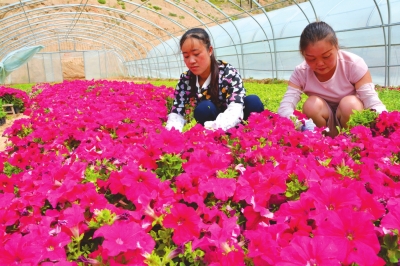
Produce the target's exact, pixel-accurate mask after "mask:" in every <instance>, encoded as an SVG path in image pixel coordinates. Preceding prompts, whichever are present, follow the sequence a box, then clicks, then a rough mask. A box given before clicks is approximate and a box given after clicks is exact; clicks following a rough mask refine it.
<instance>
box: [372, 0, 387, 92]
mask: <svg viewBox="0 0 400 266" xmlns="http://www.w3.org/2000/svg"><path fill="white" fill-rule="evenodd" d="M374 3H375V6H376V10H377V11H378V14H379V17H380V19H381V27H382V32H383V41H384V43H385V59H384V60H385V81H384V85H385V86H386V85H387V76H388V72H387V66H388V44H387V39H386V29H385V26H384V22H383V18H382V14H381V10H380V9H379V6H378V3H377V2H376V0H374Z"/></svg>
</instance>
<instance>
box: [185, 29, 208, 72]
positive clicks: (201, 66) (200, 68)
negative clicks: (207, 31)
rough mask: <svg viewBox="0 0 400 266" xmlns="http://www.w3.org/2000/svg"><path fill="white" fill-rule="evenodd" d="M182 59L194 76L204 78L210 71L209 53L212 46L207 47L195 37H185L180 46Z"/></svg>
mask: <svg viewBox="0 0 400 266" xmlns="http://www.w3.org/2000/svg"><path fill="white" fill-rule="evenodd" d="M181 51H182V55H183V60H184V62H185V64H186V66H187V67H188V68H189V70H190V71H191V72H192V73H193V74H195V75H196V76H200V77H202V78H204V79H206V78H207V77H208V75H209V74H210V72H211V57H210V56H211V54H212V51H213V48H212V47H211V46H210V48H209V49H207V47H206V46H205V45H204V43H203V42H202V41H201V40H199V39H196V38H190V37H189V38H187V39H186V41H185V42H184V43H183V45H182V47H181Z"/></svg>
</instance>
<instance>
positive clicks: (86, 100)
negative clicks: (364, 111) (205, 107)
mask: <svg viewBox="0 0 400 266" xmlns="http://www.w3.org/2000/svg"><path fill="white" fill-rule="evenodd" d="M36 89H40V90H42V92H41V93H40V94H37V96H35V97H34V98H32V99H31V108H30V109H28V110H27V111H26V114H29V115H30V118H27V119H20V120H17V121H16V122H15V123H14V125H13V126H12V127H11V128H9V129H8V130H7V131H6V132H5V135H6V136H7V137H8V139H9V140H10V141H11V142H12V145H10V146H9V147H8V148H7V149H6V150H5V151H4V152H2V153H0V172H1V173H0V192H1V193H0V231H1V232H0V254H1V256H0V265H17V264H22V265H39V264H40V265H52V264H54V263H57V265H78V263H81V265H82V264H84V265H123V264H126V265H146V264H150V265H155V264H151V263H150V262H151V259H152V258H153V257H152V254H154V253H155V252H156V250H158V251H159V250H160V249H162V246H164V247H169V248H171V249H173V251H174V252H170V253H168V252H167V251H165V254H168V256H165V258H166V259H169V260H171V261H172V260H174V259H176V260H177V259H178V258H179V256H178V254H179V253H180V254H181V255H182V253H183V251H182V246H184V245H185V244H187V243H191V248H192V249H193V251H194V250H201V251H203V252H204V256H202V257H199V258H195V259H198V261H201V262H202V263H204V264H203V265H212V266H218V265H221V266H222V265H385V263H389V262H390V263H395V262H396V259H397V257H396V256H397V255H396V254H398V253H399V248H398V238H397V236H398V230H399V228H400V212H399V211H398V210H399V208H400V199H399V195H400V185H399V178H400V166H399V162H400V125H399V123H398V121H400V120H399V119H400V113H399V112H397V111H395V112H389V113H386V112H385V113H382V114H381V115H380V116H379V118H378V119H377V121H376V123H375V124H374V126H373V128H366V127H364V126H358V127H355V128H353V129H352V130H351V131H350V133H346V134H341V135H339V136H338V137H336V138H333V139H332V138H330V137H324V136H323V135H322V134H321V131H319V130H317V132H310V131H306V132H299V131H296V130H295V129H294V127H293V123H292V121H290V120H288V119H286V118H281V117H279V116H278V115H277V114H275V113H273V112H270V111H268V110H266V111H264V112H263V113H260V114H256V113H254V114H252V115H251V116H250V118H249V121H248V123H244V124H241V125H239V126H238V127H236V128H233V129H230V130H229V131H228V132H224V131H222V130H217V131H208V130H205V129H204V128H203V127H202V126H201V125H196V126H194V127H193V128H191V129H190V130H188V131H186V132H184V133H180V132H178V131H176V130H171V131H168V130H166V129H165V128H164V126H163V123H164V122H165V121H166V119H167V114H168V109H167V107H166V106H167V99H171V97H173V90H172V89H171V88H166V87H164V86H161V87H156V86H153V85H151V84H134V83H129V82H117V81H78V80H76V81H69V82H68V81H65V82H63V83H61V84H54V85H49V84H41V85H40V88H39V87H38V88H36ZM167 155H173V156H175V157H177V158H180V159H181V160H182V164H181V166H182V169H181V170H180V171H179V173H178V174H176V175H174V176H173V177H172V178H161V176H160V175H161V174H160V173H161V172H162V171H164V170H165V171H169V170H171V169H172V166H171V169H170V168H168V165H165V164H164V165H161V164H160V160H161V159H162V158H165V157H166V156H167ZM161 170H162V171H161ZM93 176H95V177H93ZM104 210H109V211H110V213H111V214H112V215H111V216H110V217H109V218H110V219H109V220H107V221H103V220H101V218H100V217H101V215H100V213H102V211H104ZM168 230H170V231H171V232H172V234H171V238H170V239H169V240H168V241H165V242H162V241H161V239H162V237H161V236H160V235H159V236H160V237H155V234H154V232H160V231H163V232H167V231H168ZM391 240H394V241H391ZM389 244H390V245H389ZM160 254H162V252H161V253H160ZM164 265H167V264H164ZM171 265H172V264H171ZM196 265H202V264H196Z"/></svg>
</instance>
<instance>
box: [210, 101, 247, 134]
mask: <svg viewBox="0 0 400 266" xmlns="http://www.w3.org/2000/svg"><path fill="white" fill-rule="evenodd" d="M242 119H243V104H241V103H234V102H232V103H230V104H229V105H228V108H227V109H226V110H225V112H223V113H220V114H219V115H218V116H217V119H215V121H206V122H205V123H204V127H205V128H206V129H211V130H214V129H218V128H221V129H222V130H228V129H230V128H232V127H234V126H236V125H237V124H239V123H240V121H241V120H242Z"/></svg>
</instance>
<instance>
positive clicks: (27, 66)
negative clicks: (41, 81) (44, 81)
mask: <svg viewBox="0 0 400 266" xmlns="http://www.w3.org/2000/svg"><path fill="white" fill-rule="evenodd" d="M26 69H27V70H28V83H31V75H30V74H29V65H28V62H26Z"/></svg>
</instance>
